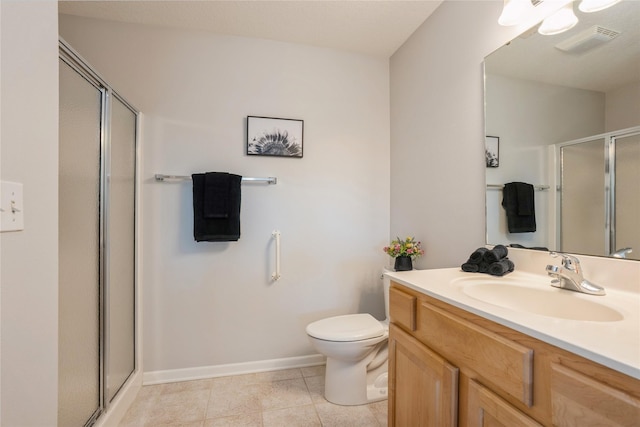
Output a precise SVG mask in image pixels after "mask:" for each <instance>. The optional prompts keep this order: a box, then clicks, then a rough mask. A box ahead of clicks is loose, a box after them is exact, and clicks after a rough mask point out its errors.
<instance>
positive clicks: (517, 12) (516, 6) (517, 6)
mask: <svg viewBox="0 0 640 427" xmlns="http://www.w3.org/2000/svg"><path fill="white" fill-rule="evenodd" d="M533 10H534V7H533V5H532V4H531V0H504V7H503V9H502V14H500V17H499V18H498V24H500V25H504V26H505V27H508V26H511V25H518V24H519V23H521V22H522V18H524V17H525V16H526V14H527V13H530V12H532V11H533Z"/></svg>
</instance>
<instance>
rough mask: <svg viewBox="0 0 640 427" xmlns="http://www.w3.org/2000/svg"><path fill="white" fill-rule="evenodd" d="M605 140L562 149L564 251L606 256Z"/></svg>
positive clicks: (561, 237) (562, 228) (562, 245)
mask: <svg viewBox="0 0 640 427" xmlns="http://www.w3.org/2000/svg"><path fill="white" fill-rule="evenodd" d="M604 172H605V151H604V139H598V140H594V141H590V142H583V143H580V144H575V145H569V146H565V147H562V178H561V179H562V184H561V185H562V197H561V208H560V213H561V218H560V223H561V235H560V239H561V251H563V252H572V253H577V254H591V255H606V246H605V184H604V182H605V181H604V176H605V175H604Z"/></svg>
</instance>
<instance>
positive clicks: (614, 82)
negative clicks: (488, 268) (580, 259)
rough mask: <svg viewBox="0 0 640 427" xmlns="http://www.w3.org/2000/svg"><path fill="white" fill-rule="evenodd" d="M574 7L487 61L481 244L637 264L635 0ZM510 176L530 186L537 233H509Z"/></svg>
mask: <svg viewBox="0 0 640 427" xmlns="http://www.w3.org/2000/svg"><path fill="white" fill-rule="evenodd" d="M574 9H575V14H576V16H577V17H578V19H579V22H578V24H577V25H576V26H575V27H573V28H572V29H571V30H569V31H566V32H564V33H561V34H557V35H553V36H544V35H541V34H539V33H538V32H537V26H536V27H534V28H532V29H530V30H528V31H526V32H525V33H523V34H521V35H520V36H518V37H516V38H515V39H514V40H512V41H511V42H509V43H507V44H506V45H505V46H503V47H501V48H500V49H498V50H496V51H495V52H493V53H492V54H490V55H489V56H488V57H487V58H485V64H484V67H485V76H484V77H485V132H486V133H485V135H486V136H487V138H486V140H487V141H488V142H491V144H493V145H491V146H489V145H487V147H488V151H487V152H488V153H489V154H491V162H489V161H487V169H486V183H487V190H486V214H487V216H486V218H487V222H486V232H487V243H488V244H498V243H500V244H518V245H522V246H523V247H525V248H537V249H540V248H546V249H548V250H558V251H565V252H572V253H576V254H584V255H597V256H612V255H613V254H614V253H615V252H616V251H618V250H620V249H624V248H626V247H631V248H632V252H630V253H629V252H628V251H626V252H624V253H622V252H621V255H623V256H624V257H626V258H630V259H636V260H640V191H638V182H640V2H638V1H633V0H625V1H622V2H620V3H618V4H616V5H614V6H612V7H610V8H608V9H606V10H602V11H599V12H594V13H582V12H580V11H579V10H578V2H575V3H574ZM496 143H497V149H496V148H495V147H494V146H495V145H496ZM616 154H617V162H616ZM487 159H489V155H487ZM587 162H591V163H587ZM489 163H491V165H490V164H489ZM496 165H497V166H496ZM509 182H525V183H529V184H533V185H534V188H535V189H536V191H534V196H533V199H534V203H535V220H536V230H535V232H531V231H529V232H520V233H511V232H509V229H508V224H507V216H506V213H505V209H504V208H503V207H502V205H501V203H502V199H503V191H502V187H503V185H504V184H505V183H509ZM577 187H580V188H579V190H578V189H576V188H577ZM572 191H578V192H579V194H577V195H576V194H575V193H572ZM616 225H617V227H616ZM616 229H617V231H616ZM573 235H575V236H578V237H579V238H574V237H575V236H573ZM588 236H591V237H589V238H588V239H587V237H588ZM589 239H590V240H589ZM583 240H584V241H583ZM587 240H589V241H587Z"/></svg>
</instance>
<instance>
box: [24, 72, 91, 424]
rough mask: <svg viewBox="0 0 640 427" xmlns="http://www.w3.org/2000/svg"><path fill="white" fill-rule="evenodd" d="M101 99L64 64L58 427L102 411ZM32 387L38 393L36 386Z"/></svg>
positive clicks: (89, 85) (60, 197) (60, 164)
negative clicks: (100, 408) (99, 410)
mask: <svg viewBox="0 0 640 427" xmlns="http://www.w3.org/2000/svg"><path fill="white" fill-rule="evenodd" d="M101 97H102V93H101V91H100V90H99V89H97V88H96V87H94V86H93V85H92V84H90V83H89V82H88V81H86V80H85V79H84V78H82V77H81V76H80V75H79V74H78V73H76V72H75V71H74V70H73V69H71V68H70V67H69V66H68V65H67V64H65V63H64V62H62V61H60V101H59V102H60V128H59V132H60V135H59V194H58V202H59V208H58V209H59V211H58V213H59V220H58V226H59V237H58V240H59V248H58V249H59V257H60V258H59V359H58V368H59V382H58V387H59V389H58V391H59V401H58V407H59V410H58V425H60V426H70V427H73V426H83V425H85V423H86V422H87V421H88V420H89V419H90V418H91V417H92V415H93V414H94V412H96V411H97V410H98V408H99V406H100V311H99V307H100V264H99V259H100V253H99V241H100V240H99V229H100V224H99V222H100V216H99V210H100V203H99V192H100V116H101ZM34 155H37V154H34ZM26 356H28V355H25V357H26ZM32 386H33V387H34V392H35V390H36V389H37V384H33V385H32ZM34 410H37V408H34Z"/></svg>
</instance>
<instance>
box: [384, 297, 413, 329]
mask: <svg viewBox="0 0 640 427" xmlns="http://www.w3.org/2000/svg"><path fill="white" fill-rule="evenodd" d="M417 300H418V299H417V298H416V297H415V296H413V295H410V294H408V293H406V292H403V291H401V290H399V289H397V288H394V287H391V289H389V316H390V317H391V321H392V322H393V323H396V324H398V325H400V326H402V327H403V328H406V329H408V330H409V331H415V330H416V304H417Z"/></svg>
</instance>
